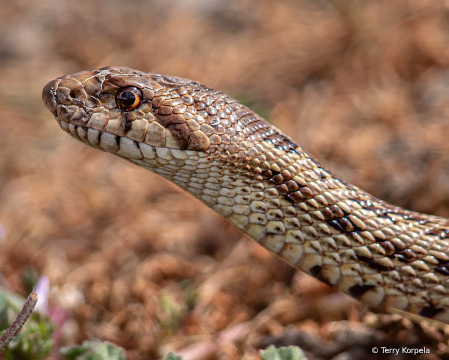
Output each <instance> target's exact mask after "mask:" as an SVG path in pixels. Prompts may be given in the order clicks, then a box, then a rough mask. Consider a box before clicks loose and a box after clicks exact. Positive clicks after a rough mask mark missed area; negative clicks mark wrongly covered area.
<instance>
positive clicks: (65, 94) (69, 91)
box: [42, 67, 225, 153]
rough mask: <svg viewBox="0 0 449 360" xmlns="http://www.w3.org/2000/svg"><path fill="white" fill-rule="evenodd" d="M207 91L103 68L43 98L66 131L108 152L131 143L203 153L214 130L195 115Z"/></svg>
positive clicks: (49, 89)
mask: <svg viewBox="0 0 449 360" xmlns="http://www.w3.org/2000/svg"><path fill="white" fill-rule="evenodd" d="M210 91H211V90H210V89H208V88H206V87H204V86H202V85H201V84H199V83H197V82H194V81H190V80H187V79H182V78H178V77H169V76H162V75H155V74H147V73H143V72H140V71H136V70H132V69H128V68H123V67H107V68H102V69H99V70H92V71H83V72H79V73H76V74H73V75H67V76H63V77H60V78H58V79H56V80H53V81H51V82H49V83H48V84H47V85H46V86H45V88H44V89H43V92H42V99H43V101H44V103H45V105H46V106H47V108H48V109H49V110H50V111H51V112H52V113H53V115H55V117H56V120H57V121H58V123H59V124H60V126H61V128H62V129H63V130H64V131H66V132H67V133H68V134H69V135H71V136H72V137H75V138H76V139H78V140H81V141H82V142H84V143H87V144H88V145H91V146H93V147H97V148H98V147H99V148H101V149H102V150H105V151H108V152H113V153H116V152H117V151H119V150H120V146H121V143H122V142H123V143H124V144H123V145H124V146H126V145H125V143H126V144H128V145H129V144H131V141H133V142H136V143H142V144H147V145H149V146H152V147H158V148H168V149H177V150H193V151H206V150H208V149H209V148H210V146H211V141H210V138H209V137H210V136H212V135H214V133H215V131H214V130H215V129H214V128H213V127H212V126H211V125H210V124H208V123H207V118H208V117H210V114H209V113H206V114H207V116H204V115H205V114H199V110H201V109H200V108H201V107H203V108H206V105H205V104H204V103H203V102H202V100H204V96H205V95H206V94H207V93H208V92H210ZM215 93H216V92H215ZM223 97H224V95H223ZM208 101H209V102H210V100H208ZM223 103H225V102H223ZM216 111H217V110H216V109H215V112H216ZM222 112H223V111H222ZM223 114H225V113H224V112H223ZM209 120H210V121H209V122H211V121H212V120H211V119H209ZM126 139H127V140H126ZM132 146H137V145H132Z"/></svg>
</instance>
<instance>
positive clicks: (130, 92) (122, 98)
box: [115, 86, 142, 111]
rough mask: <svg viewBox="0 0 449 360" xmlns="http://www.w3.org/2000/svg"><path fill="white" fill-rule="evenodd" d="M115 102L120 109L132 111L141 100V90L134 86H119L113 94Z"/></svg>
mask: <svg viewBox="0 0 449 360" xmlns="http://www.w3.org/2000/svg"><path fill="white" fill-rule="evenodd" d="M115 102H116V103H117V106H118V108H119V109H120V110H123V111H132V110H134V109H136V108H137V107H138V106H139V105H140V103H141V102H142V92H141V91H140V90H139V89H138V88H136V87H134V86H127V87H124V88H121V89H120V90H119V91H118V93H117V95H115Z"/></svg>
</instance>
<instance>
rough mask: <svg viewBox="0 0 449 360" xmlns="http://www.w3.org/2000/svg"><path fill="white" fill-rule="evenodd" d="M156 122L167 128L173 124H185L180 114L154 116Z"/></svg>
mask: <svg viewBox="0 0 449 360" xmlns="http://www.w3.org/2000/svg"><path fill="white" fill-rule="evenodd" d="M156 120H157V121H158V122H159V124H161V125H162V126H163V127H168V126H170V125H173V124H183V123H185V119H184V117H183V116H182V115H180V114H170V115H161V114H156Z"/></svg>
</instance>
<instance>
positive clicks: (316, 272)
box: [309, 265, 323, 277]
mask: <svg viewBox="0 0 449 360" xmlns="http://www.w3.org/2000/svg"><path fill="white" fill-rule="evenodd" d="M322 269H323V267H322V266H319V265H315V266H312V267H311V268H310V270H309V271H310V274H311V275H313V276H315V277H316V276H318V275H319V274H320V272H321V270H322Z"/></svg>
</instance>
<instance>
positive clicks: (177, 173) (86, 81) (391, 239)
mask: <svg viewBox="0 0 449 360" xmlns="http://www.w3.org/2000/svg"><path fill="white" fill-rule="evenodd" d="M42 97H43V101H44V103H45V104H46V106H47V108H48V109H49V110H50V111H51V112H52V113H53V115H54V116H55V118H56V120H57V122H58V123H59V125H60V126H61V128H62V129H63V130H64V131H65V132H67V133H68V134H69V135H70V136H72V137H73V138H75V139H77V140H79V141H81V142H83V143H84V144H86V145H89V146H91V147H93V148H95V149H98V150H102V151H105V152H109V153H111V154H114V155H116V156H119V157H120V158H122V159H125V160H127V161H129V162H131V163H134V164H136V165H139V166H141V167H143V168H146V169H148V170H151V171H154V172H156V173H158V174H159V175H162V176H163V177H165V178H166V179H168V180H171V181H173V182H174V183H175V184H177V185H178V186H180V187H181V188H182V189H184V190H186V191H187V192H189V193H190V194H192V195H193V196H195V197H196V198H198V199H199V200H201V201H202V202H203V203H204V204H206V205H207V206H209V207H210V208H212V209H213V210H215V211H216V212H217V213H219V214H220V215H222V216H223V217H225V218H226V219H227V220H229V221H230V222H231V223H232V224H234V225H235V226H236V227H237V228H239V229H241V230H242V231H244V232H245V233H246V234H248V235H249V236H250V237H251V238H252V239H254V240H255V241H256V242H257V243H259V244H260V245H262V246H263V247H265V248H266V249H268V250H269V251H271V252H273V253H274V254H276V255H277V256H279V257H280V258H281V259H283V260H284V261H286V262H287V263H289V264H290V265H292V266H294V267H296V268H298V269H300V270H301V271H304V272H306V273H308V274H310V275H312V276H314V277H316V278H317V279H319V280H321V281H323V282H325V283H326V284H328V285H330V286H334V287H336V288H338V289H339V290H340V291H342V292H344V293H346V294H349V295H351V296H352V297H355V298H356V299H359V300H361V301H363V302H365V303H368V304H370V305H372V306H375V307H378V308H380V309H384V310H391V309H393V310H396V311H398V312H400V313H402V314H405V315H407V316H409V317H412V318H414V317H418V318H426V319H429V320H435V321H438V322H443V323H449V297H448V293H449V223H448V220H446V219H444V218H441V217H437V216H431V215H425V214H421V213H418V212H412V211H408V210H405V209H402V208H400V207H397V206H393V205H390V204H388V203H386V202H384V201H382V200H379V199H377V198H375V197H373V196H372V195H370V194H368V193H366V192H365V191H363V190H361V189H359V188H358V187H356V186H354V185H351V184H350V183H348V182H345V181H343V180H340V179H338V178H337V177H336V176H334V175H333V174H332V173H331V172H330V171H329V170H326V169H325V168H324V167H323V166H322V165H321V164H320V163H319V162H318V161H317V160H315V159H314V158H313V157H312V156H310V155H308V154H307V153H306V152H305V151H304V150H303V149H301V147H299V146H298V145H297V144H295V143H294V142H293V141H292V140H291V139H290V138H289V137H288V136H286V135H284V134H283V133H282V132H281V131H280V130H279V129H277V128H276V127H274V126H272V125H270V124H269V123H268V122H266V121H265V120H264V119H262V118H261V117H260V116H258V115H257V114H255V113H254V112H252V111H251V110H250V109H248V108H247V107H245V106H244V105H242V104H240V103H239V102H238V101H237V100H235V99H233V98H231V97H229V96H227V95H225V94H223V93H221V92H219V91H216V90H214V89H211V88H209V87H207V86H204V85H202V84H200V83H198V82H195V81H191V80H188V79H183V78H179V77H171V76H163V75H156V74H148V73H144V72H141V71H137V70H133V69H129V68H124V67H106V68H102V69H99V70H92V71H83V72H79V73H77V74H74V75H67V76H62V77H60V78H58V79H56V80H53V81H51V82H49V83H48V84H47V85H46V86H45V88H44V90H43V93H42Z"/></svg>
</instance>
